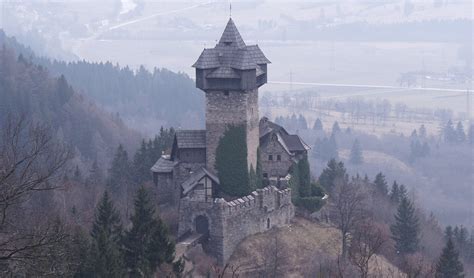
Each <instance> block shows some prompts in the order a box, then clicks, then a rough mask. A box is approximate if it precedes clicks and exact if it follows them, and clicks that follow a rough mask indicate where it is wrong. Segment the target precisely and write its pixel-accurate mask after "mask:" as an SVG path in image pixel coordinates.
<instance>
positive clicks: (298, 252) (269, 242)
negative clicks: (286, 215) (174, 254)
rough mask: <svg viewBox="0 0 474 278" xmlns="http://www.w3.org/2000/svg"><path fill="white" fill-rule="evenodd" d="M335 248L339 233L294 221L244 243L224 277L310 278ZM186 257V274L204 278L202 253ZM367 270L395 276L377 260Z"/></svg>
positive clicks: (391, 268) (334, 254) (394, 270)
mask: <svg viewBox="0 0 474 278" xmlns="http://www.w3.org/2000/svg"><path fill="white" fill-rule="evenodd" d="M339 246H340V232H339V230H337V229H336V228H334V227H332V226H329V225H326V224H323V223H317V222H311V221H309V220H306V219H304V218H300V217H296V218H295V219H294V220H293V221H292V223H291V224H290V225H288V226H286V227H283V228H273V229H271V230H270V231H268V232H265V233H261V234H257V235H254V236H250V237H248V238H246V239H244V240H243V241H242V242H241V243H240V244H239V246H238V247H237V248H236V250H235V252H234V254H233V255H232V256H231V258H230V260H229V262H228V265H229V270H228V271H227V273H230V272H231V271H230V270H231V269H232V268H233V269H237V273H238V274H239V277H274V276H276V277H311V276H312V274H313V275H314V273H318V272H319V270H320V268H321V269H322V268H325V267H328V265H329V264H330V262H331V260H333V259H335V258H336V257H337V256H338V254H339V252H340V248H339ZM186 257H187V258H188V259H189V260H188V261H187V264H188V265H187V267H186V271H191V274H192V275H193V277H205V276H206V271H208V268H209V265H208V264H209V260H210V259H209V258H207V259H204V258H203V257H206V255H204V254H202V249H200V247H199V246H198V247H197V248H194V249H191V250H190V251H189V252H188V254H186ZM275 264H276V265H277V266H276V267H275ZM370 268H371V270H370V272H371V273H377V274H380V273H390V274H393V273H399V270H398V269H397V268H396V267H395V266H393V265H392V264H390V263H389V262H388V261H387V260H386V259H385V258H384V257H381V256H375V257H374V258H373V259H372V260H371V262H370ZM211 272H212V271H211ZM229 277H230V276H229Z"/></svg>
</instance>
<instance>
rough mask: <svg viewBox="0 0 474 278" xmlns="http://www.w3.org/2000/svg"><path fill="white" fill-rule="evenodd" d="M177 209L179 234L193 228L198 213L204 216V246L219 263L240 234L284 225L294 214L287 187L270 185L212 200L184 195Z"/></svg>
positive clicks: (240, 238)
mask: <svg viewBox="0 0 474 278" xmlns="http://www.w3.org/2000/svg"><path fill="white" fill-rule="evenodd" d="M179 210H180V211H179V217H180V218H179V229H178V236H179V237H181V236H183V235H185V234H186V233H188V232H196V223H195V220H196V218H197V217H198V216H205V217H206V218H207V220H208V225H209V241H208V244H207V246H205V249H207V250H208V252H209V253H210V254H211V255H213V256H215V257H216V258H217V261H218V263H219V264H221V265H224V264H225V263H226V262H227V260H228V259H229V258H230V256H231V255H232V253H233V252H234V249H235V248H236V247H237V245H238V244H239V243H240V242H241V241H242V240H243V239H244V238H246V237H247V236H250V235H253V234H256V233H261V232H264V231H267V230H269V229H271V228H272V227H281V226H284V225H287V224H288V223H289V222H290V220H291V219H292V218H293V217H294V214H295V210H294V206H293V204H292V203H291V190H290V189H289V188H287V189H283V190H278V189H277V188H276V187H274V186H268V187H265V188H263V189H258V190H257V191H254V192H252V194H251V195H248V196H245V197H242V198H238V199H235V200H233V201H225V200H224V199H214V201H213V202H212V203H202V202H195V201H191V200H190V198H188V197H185V198H183V199H181V201H180V208H179Z"/></svg>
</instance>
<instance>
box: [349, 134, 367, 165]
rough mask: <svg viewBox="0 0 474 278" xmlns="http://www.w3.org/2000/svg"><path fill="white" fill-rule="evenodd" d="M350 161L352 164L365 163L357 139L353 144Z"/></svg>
mask: <svg viewBox="0 0 474 278" xmlns="http://www.w3.org/2000/svg"><path fill="white" fill-rule="evenodd" d="M349 161H350V162H351V163H352V164H362V163H363V161H364V158H363V156H362V148H361V146H360V143H359V140H357V139H355V141H354V143H353V144H352V148H351V154H350V159H349Z"/></svg>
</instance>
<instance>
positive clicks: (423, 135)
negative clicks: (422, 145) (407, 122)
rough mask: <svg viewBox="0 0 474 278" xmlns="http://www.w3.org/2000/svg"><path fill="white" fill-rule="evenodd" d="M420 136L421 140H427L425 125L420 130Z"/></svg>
mask: <svg viewBox="0 0 474 278" xmlns="http://www.w3.org/2000/svg"><path fill="white" fill-rule="evenodd" d="M418 134H419V135H420V137H421V138H426V127H425V125H423V124H422V125H421V126H420V128H419V129H418Z"/></svg>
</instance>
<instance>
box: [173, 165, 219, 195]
mask: <svg viewBox="0 0 474 278" xmlns="http://www.w3.org/2000/svg"><path fill="white" fill-rule="evenodd" d="M205 176H207V177H209V178H210V179H211V180H212V181H214V182H215V183H217V184H219V178H217V177H216V176H215V175H213V174H212V173H211V172H209V171H208V170H206V168H203V167H202V168H199V170H197V171H196V172H194V173H192V174H191V175H190V176H189V178H187V179H186V180H185V181H184V182H183V183H182V184H181V188H183V194H185V195H186V194H187V193H188V192H189V191H191V189H193V188H194V187H195V186H196V185H197V184H198V182H199V181H200V180H201V179H202V178H203V177H205Z"/></svg>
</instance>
